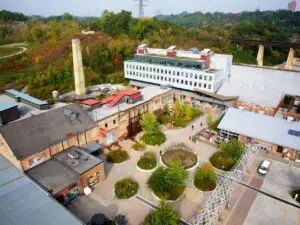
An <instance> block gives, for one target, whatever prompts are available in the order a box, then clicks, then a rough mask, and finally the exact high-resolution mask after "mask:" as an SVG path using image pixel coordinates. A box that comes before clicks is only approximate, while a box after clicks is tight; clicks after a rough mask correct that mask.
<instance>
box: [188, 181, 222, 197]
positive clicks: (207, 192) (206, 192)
mask: <svg viewBox="0 0 300 225" xmlns="http://www.w3.org/2000/svg"><path fill="white" fill-rule="evenodd" d="M192 186H193V188H194V189H195V190H196V191H199V192H201V193H204V194H210V193H212V192H213V191H214V190H216V188H217V186H218V183H217V185H216V187H215V188H214V189H213V190H211V191H202V190H200V189H198V188H196V186H195V185H194V179H193V182H192Z"/></svg>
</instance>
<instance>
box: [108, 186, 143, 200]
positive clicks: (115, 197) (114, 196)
mask: <svg viewBox="0 0 300 225" xmlns="http://www.w3.org/2000/svg"><path fill="white" fill-rule="evenodd" d="M137 194H138V192H137V193H136V194H135V195H133V196H132V197H130V198H126V199H120V198H117V196H116V194H115V188H114V189H113V198H114V199H117V200H119V201H122V200H124V201H126V200H131V199H134V198H135V196H137Z"/></svg>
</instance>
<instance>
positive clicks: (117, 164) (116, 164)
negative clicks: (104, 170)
mask: <svg viewBox="0 0 300 225" xmlns="http://www.w3.org/2000/svg"><path fill="white" fill-rule="evenodd" d="M127 161H128V160H125V161H124V162H121V163H111V162H110V163H111V164H113V165H115V166H119V165H122V164H125V163H126V162H127Z"/></svg>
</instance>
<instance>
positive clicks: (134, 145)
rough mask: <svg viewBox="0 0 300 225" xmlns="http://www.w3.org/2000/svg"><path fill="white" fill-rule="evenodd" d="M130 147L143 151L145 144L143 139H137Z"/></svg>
mask: <svg viewBox="0 0 300 225" xmlns="http://www.w3.org/2000/svg"><path fill="white" fill-rule="evenodd" d="M132 148H133V149H134V150H135V151H144V150H145V149H146V145H145V143H144V142H143V141H139V142H137V143H135V144H133V145H132Z"/></svg>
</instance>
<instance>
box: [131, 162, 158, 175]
mask: <svg viewBox="0 0 300 225" xmlns="http://www.w3.org/2000/svg"><path fill="white" fill-rule="evenodd" d="M136 168H137V169H138V170H139V171H141V172H144V173H152V172H153V171H155V170H156V169H157V168H158V164H157V163H156V167H154V168H153V169H151V170H144V169H142V168H140V167H139V166H138V165H137V164H136Z"/></svg>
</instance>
